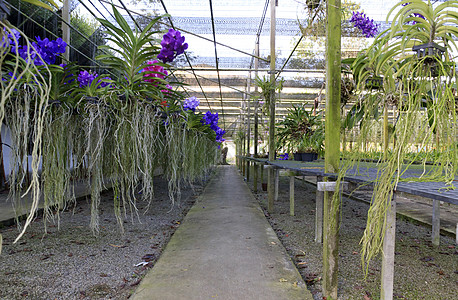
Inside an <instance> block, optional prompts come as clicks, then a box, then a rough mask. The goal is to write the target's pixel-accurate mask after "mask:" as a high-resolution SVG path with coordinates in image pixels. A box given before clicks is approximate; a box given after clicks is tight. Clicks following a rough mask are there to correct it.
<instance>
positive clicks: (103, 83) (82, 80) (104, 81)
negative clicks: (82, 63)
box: [78, 70, 111, 88]
mask: <svg viewBox="0 0 458 300" xmlns="http://www.w3.org/2000/svg"><path fill="white" fill-rule="evenodd" d="M98 77H99V75H98V74H97V73H92V72H88V71H86V70H84V71H81V72H80V73H79V74H78V83H79V87H80V88H84V87H87V86H90V85H91V84H92V81H94V80H95V79H97V78H98ZM110 80H111V78H110V77H103V78H99V79H98V80H97V82H100V85H99V86H98V88H105V87H107V86H109V85H110V82H109V81H110Z"/></svg>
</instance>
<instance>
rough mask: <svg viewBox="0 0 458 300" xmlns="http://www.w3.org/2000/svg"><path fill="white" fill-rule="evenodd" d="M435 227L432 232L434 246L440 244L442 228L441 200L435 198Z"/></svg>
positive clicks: (433, 222) (433, 221) (433, 220)
mask: <svg viewBox="0 0 458 300" xmlns="http://www.w3.org/2000/svg"><path fill="white" fill-rule="evenodd" d="M432 224H433V229H432V233H431V239H432V243H433V245H434V246H439V244H440V238H441V237H440V229H441V213H440V201H439V200H433V219H432Z"/></svg>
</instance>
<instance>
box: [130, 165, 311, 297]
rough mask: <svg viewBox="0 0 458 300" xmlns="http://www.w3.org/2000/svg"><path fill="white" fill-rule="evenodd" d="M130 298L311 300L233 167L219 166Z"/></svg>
mask: <svg viewBox="0 0 458 300" xmlns="http://www.w3.org/2000/svg"><path fill="white" fill-rule="evenodd" d="M132 299H135V300H140V299H160V300H168V299H170V300H172V299H173V300H176V299H187V300H193V299H234V300H240V299H250V300H251V299H263V300H269V299H272V300H279V299H302V300H306V299H313V297H312V295H311V294H310V292H309V291H308V290H307V288H306V286H305V283H304V281H303V280H302V278H301V276H300V275H299V273H298V271H297V270H296V268H295V267H294V265H293V263H292V262H291V260H290V258H289V256H288V254H287V253H286V251H285V249H284V248H283V246H282V245H281V243H280V241H279V240H278V238H277V236H276V235H275V232H274V231H273V230H272V228H271V227H270V225H269V224H268V222H267V220H266V219H265V217H264V214H263V212H262V210H261V208H260V207H259V205H258V203H257V202H256V200H255V199H254V197H253V196H252V194H251V192H250V190H249V189H248V187H247V185H246V184H245V183H244V181H243V179H242V177H241V176H240V175H239V173H238V172H237V170H236V167H235V166H219V167H218V168H217V174H216V176H215V177H214V178H213V179H212V180H211V181H210V182H209V183H208V185H207V187H206V188H205V190H204V192H203V194H202V195H201V196H200V197H199V199H198V200H197V202H196V204H195V205H194V206H193V207H192V208H191V210H190V211H189V213H188V215H187V216H186V217H185V219H184V220H183V223H182V225H181V226H180V227H179V228H178V230H177V231H176V232H175V234H174V235H173V237H172V239H171V240H170V242H169V243H168V245H167V247H166V249H165V250H164V252H163V253H162V255H161V257H160V258H159V260H158V261H157V263H156V264H155V266H154V267H153V269H152V270H151V271H150V272H149V273H148V274H147V275H146V277H145V278H144V279H143V280H142V282H141V283H140V285H139V287H138V288H137V290H136V292H135V294H134V295H133V296H132Z"/></svg>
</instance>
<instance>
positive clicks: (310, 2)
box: [307, 0, 321, 10]
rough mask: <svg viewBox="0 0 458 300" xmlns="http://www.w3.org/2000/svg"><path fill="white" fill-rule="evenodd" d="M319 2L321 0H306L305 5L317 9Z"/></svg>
mask: <svg viewBox="0 0 458 300" xmlns="http://www.w3.org/2000/svg"><path fill="white" fill-rule="evenodd" d="M320 4H321V0H307V7H308V8H309V9H310V10H314V9H317V8H318V7H319V6H320Z"/></svg>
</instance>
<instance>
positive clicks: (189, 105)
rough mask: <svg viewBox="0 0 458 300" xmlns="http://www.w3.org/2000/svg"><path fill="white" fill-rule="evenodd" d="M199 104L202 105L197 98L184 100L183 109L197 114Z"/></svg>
mask: <svg viewBox="0 0 458 300" xmlns="http://www.w3.org/2000/svg"><path fill="white" fill-rule="evenodd" d="M199 104H200V101H199V99H197V98H196V97H194V96H192V97H189V98H188V99H185V100H184V103H183V109H184V110H191V111H193V112H195V111H196V108H197V107H198V106H199Z"/></svg>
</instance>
